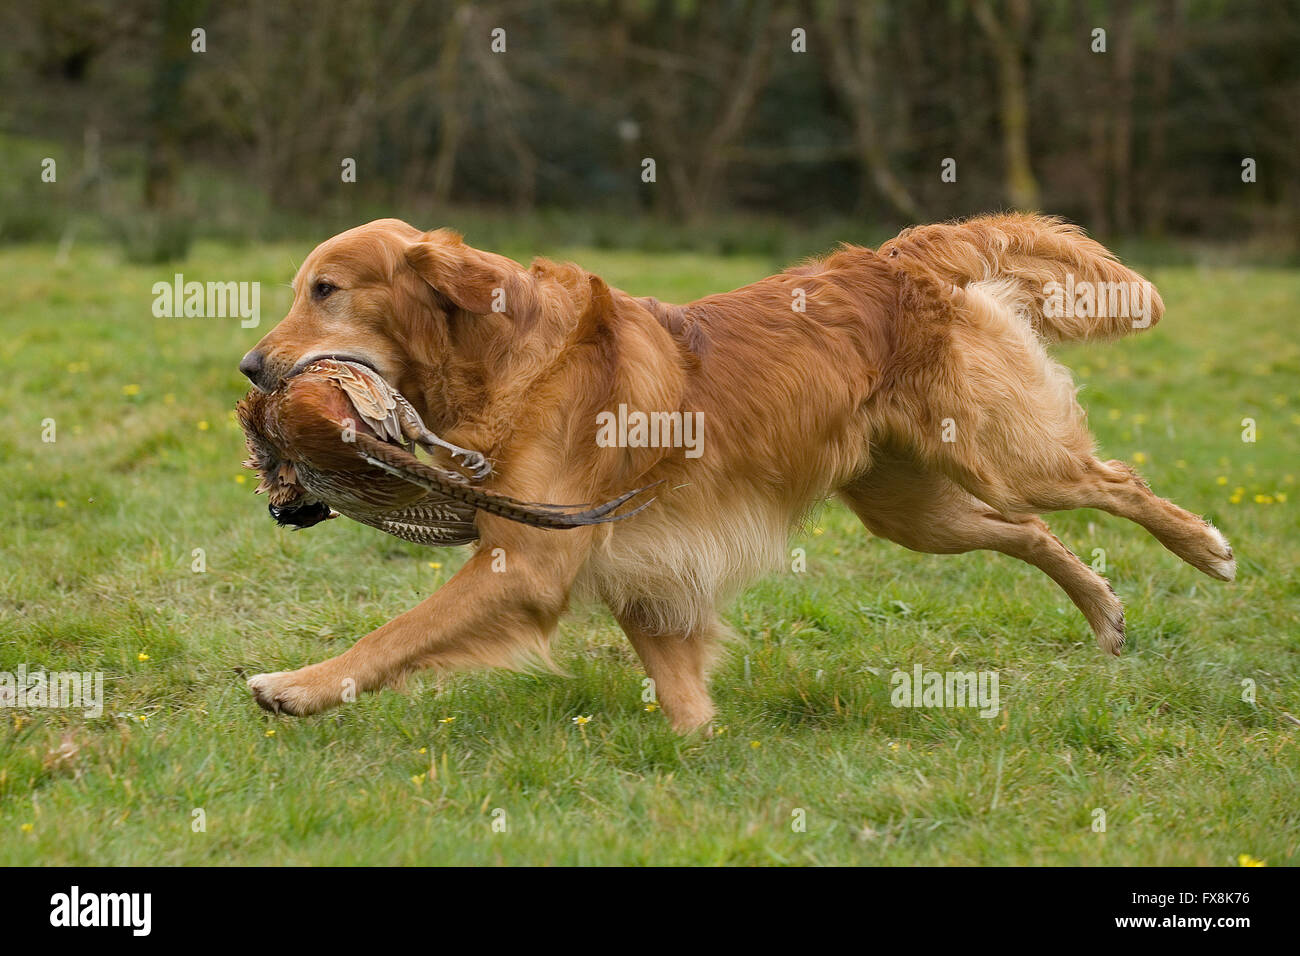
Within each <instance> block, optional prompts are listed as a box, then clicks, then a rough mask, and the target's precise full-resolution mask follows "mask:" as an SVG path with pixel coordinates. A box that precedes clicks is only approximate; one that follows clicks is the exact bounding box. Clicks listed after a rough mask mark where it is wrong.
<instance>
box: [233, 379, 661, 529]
mask: <svg viewBox="0 0 1300 956" xmlns="http://www.w3.org/2000/svg"><path fill="white" fill-rule="evenodd" d="M236 411H237V413H238V417H239V424H240V426H241V427H242V428H243V430H244V436H245V439H246V442H247V445H248V451H249V458H248V460H247V461H246V462H244V464H245V465H246V466H247V467H249V468H252V469H254V470H256V471H257V472H258V473H259V475H260V476H261V481H260V482H259V484H258V486H257V493H258V494H263V493H265V494H266V495H267V496H268V500H269V502H270V504H269V509H268V510H269V511H270V512H271V516H272V517H273V518H275V520H276V522H277V523H279V524H282V525H293V526H295V527H298V528H305V527H310V526H311V525H314V524H318V523H320V522H321V521H324V520H326V519H328V518H332V517H334V516H335V513H336V512H337V513H338V514H342V515H345V516H347V517H349V518H352V519H353V520H354V521H359V522H361V523H362V524H367V525H370V526H371V527H373V528H378V529H379V530H381V531H384V532H387V533H388V534H391V535H394V536H396V537H398V538H403V539H405V540H407V541H413V542H415V543H417V544H427V545H454V544H468V543H470V542H472V541H475V540H477V538H478V531H477V529H476V527H475V525H474V514H475V512H476V511H479V510H482V511H486V512H488V513H489V514H495V515H500V516H501V517H504V518H509V519H511V520H512V521H519V522H522V523H524V524H529V525H534V526H536V527H540V528H576V527H581V526H583V525H591V524H599V523H601V522H606V521H615V520H619V519H620V518H625V517H630V516H631V515H632V514H635V513H636V512H638V511H640V510H641V508H644V507H646V505H645V504H643V505H641V506H640V507H638V508H635V509H633V511H631V512H628V513H626V514H622V515H618V514H615V513H614V512H615V511H616V510H617V509H618V508H619V507H620V506H622V505H623V504H624V503H625V502H627V501H628V500H629V499H631V498H633V497H634V496H636V495H638V494H640V493H641V492H642V491H645V490H646V489H645V488H637V489H635V490H633V491H630V492H627V493H625V494H622V495H619V496H618V497H617V498H614V499H612V500H611V501H607V502H605V503H604V504H601V505H598V506H595V507H586V506H583V505H553V504H531V503H526V502H521V501H516V500H515V499H513V498H508V497H506V496H504V495H498V494H494V493H493V492H490V491H486V490H483V489H481V488H475V487H473V486H472V485H471V483H470V479H469V478H467V477H466V476H465V475H462V474H460V473H458V472H454V471H449V470H446V469H443V468H439V467H437V466H434V465H430V464H428V463H426V462H424V461H422V460H420V459H419V458H417V457H416V456H415V454H414V452H413V446H414V445H417V444H418V445H419V446H421V447H423V448H424V449H426V450H427V451H433V450H435V449H439V448H440V449H443V450H445V451H447V452H449V453H450V454H451V456H452V457H453V458H454V459H457V460H459V461H460V462H461V464H462V465H463V466H464V467H465V468H466V470H468V471H469V472H470V473H471V474H472V475H473V477H474V479H475V480H482V479H483V478H485V477H486V476H487V475H488V474H489V473H490V472H491V465H490V464H489V463H488V462H487V460H486V459H485V458H484V457H483V455H482V454H480V453H479V452H476V451H471V450H469V449H466V448H460V447H458V446H456V445H452V444H450V443H449V442H446V441H443V440H442V439H441V438H439V437H438V436H437V435H435V434H434V433H433V432H431V431H429V430H428V429H427V428H426V427H425V425H424V422H423V421H422V420H421V419H420V415H419V413H418V412H416V411H415V409H414V408H413V407H411V404H410V403H409V402H408V401H407V400H406V399H405V398H403V397H402V395H401V394H399V393H398V392H397V391H396V390H394V389H393V388H392V387H391V386H390V385H389V384H388V383H387V382H386V381H385V380H384V379H383V378H382V377H381V376H380V375H379V373H377V372H375V371H374V370H373V369H371V368H370V367H369V366H366V365H361V364H360V363H357V362H347V361H341V360H337V359H319V360H317V361H315V362H313V363H312V364H310V365H308V366H307V367H306V368H305V369H303V370H302V371H301V372H299V373H298V374H296V375H294V376H292V377H291V378H289V379H287V380H286V381H285V382H284V384H282V385H281V386H280V387H279V388H278V389H276V390H275V391H274V392H263V391H260V390H258V389H256V388H254V389H252V390H251V391H250V392H249V393H248V395H246V396H245V397H244V398H243V399H242V400H241V401H240V402H239V404H238V406H237V407H236ZM646 504H649V502H647V503H646Z"/></svg>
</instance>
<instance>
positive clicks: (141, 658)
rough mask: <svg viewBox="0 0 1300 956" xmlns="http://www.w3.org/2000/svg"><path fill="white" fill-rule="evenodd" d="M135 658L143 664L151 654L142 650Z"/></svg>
mask: <svg viewBox="0 0 1300 956" xmlns="http://www.w3.org/2000/svg"><path fill="white" fill-rule="evenodd" d="M135 659H136V660H137V661H139V662H140V663H141V664H143V663H144V662H145V661H147V660H148V659H149V655H148V654H146V653H145V652H144V651H141V652H140V653H139V654H137V655H135Z"/></svg>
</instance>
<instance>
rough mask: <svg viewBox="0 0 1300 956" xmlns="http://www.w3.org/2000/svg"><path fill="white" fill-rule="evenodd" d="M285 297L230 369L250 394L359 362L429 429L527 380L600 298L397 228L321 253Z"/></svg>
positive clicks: (551, 268)
mask: <svg viewBox="0 0 1300 956" xmlns="http://www.w3.org/2000/svg"><path fill="white" fill-rule="evenodd" d="M293 290H294V300H293V306H292V307H291V308H290V310H289V314H288V315H286V316H285V317H284V319H282V320H281V321H280V322H279V324H277V325H276V327H275V328H273V329H272V330H271V331H270V332H269V333H267V335H266V336H265V337H264V338H263V339H262V340H261V341H260V342H258V343H257V345H256V346H254V347H253V349H252V350H251V351H249V352H248V354H247V355H245V356H244V358H243V361H241V362H240V364H239V369H240V371H241V372H243V373H244V374H245V375H247V376H248V377H249V379H250V380H252V382H253V384H255V385H256V386H257V387H258V388H260V389H263V390H264V391H271V390H274V389H275V388H277V387H279V385H280V384H281V383H283V382H284V380H285V379H286V378H289V377H290V376H292V375H294V374H296V373H297V372H299V371H301V370H302V369H303V368H305V367H306V366H307V365H308V364H310V363H311V362H312V361H314V360H316V359H319V358H323V357H330V358H338V359H346V360H349V361H354V362H360V363H362V364H364V365H368V366H370V367H371V368H373V369H374V370H375V371H377V372H378V373H379V374H380V375H382V376H383V377H384V378H385V379H387V380H388V381H389V382H390V383H391V384H392V385H393V386H394V387H396V388H397V389H398V390H399V391H400V392H402V393H403V394H404V395H405V396H406V397H407V398H408V399H410V400H411V402H412V403H413V404H415V405H416V408H417V410H418V411H420V412H421V414H422V415H424V416H426V420H429V421H430V423H431V424H433V423H434V422H437V421H438V420H439V419H440V418H445V416H446V414H447V412H448V406H454V405H456V404H457V403H458V402H459V403H461V404H463V403H464V402H466V401H470V400H471V398H472V396H473V394H474V393H479V394H480V395H481V396H482V397H484V398H486V395H487V393H490V392H491V390H492V388H493V385H494V382H499V381H502V380H505V379H507V378H509V379H514V380H519V381H523V380H526V379H527V378H529V375H528V368H527V366H528V365H529V364H532V365H537V364H538V363H539V362H544V361H545V360H546V357H547V356H549V355H551V354H552V353H553V352H554V349H555V348H557V347H559V346H560V345H561V344H562V343H563V342H565V341H567V340H568V339H569V338H570V337H571V335H572V333H573V332H574V331H575V329H576V327H577V325H578V323H579V322H580V321H581V320H582V318H583V316H585V315H587V314H588V313H589V312H590V309H591V306H592V303H593V299H595V298H596V297H597V296H598V295H600V294H601V293H603V295H601V297H602V298H608V290H607V289H606V288H605V286H604V283H603V282H601V281H600V280H599V279H597V278H595V277H594V276H589V275H588V274H587V273H585V272H583V271H582V270H580V269H578V268H577V267H575V266H563V265H555V264H553V263H549V262H546V261H544V260H539V261H537V262H535V263H534V264H533V266H532V267H531V268H529V269H525V268H524V267H523V266H521V265H520V264H519V263H517V262H515V261H514V260H512V259H508V258H506V257H505V256H500V255H496V254H494V253H490V252H483V251H481V250H478V249H474V248H472V247H470V246H467V245H465V244H464V242H462V241H461V238H460V236H459V235H458V234H457V233H455V232H453V231H451V230H448V229H438V230H434V231H432V232H421V231H420V230H418V229H416V228H415V227H413V226H410V225H408V224H407V223H405V222H402V221H400V220H397V219H380V220H377V221H375V222H371V223H367V224H366V225H364V226H358V227H357V228H355V229H350V230H348V231H347V232H344V233H340V234H339V235H337V236H335V237H334V238H332V239H329V240H326V241H325V242H323V243H321V244H320V245H319V246H317V247H316V248H315V249H314V250H313V251H312V253H311V255H309V256H308V257H307V259H306V260H305V261H304V262H303V264H302V268H300V269H299V270H298V274H297V276H295V278H294V281H293ZM453 393H454V394H453ZM430 416H431V417H430Z"/></svg>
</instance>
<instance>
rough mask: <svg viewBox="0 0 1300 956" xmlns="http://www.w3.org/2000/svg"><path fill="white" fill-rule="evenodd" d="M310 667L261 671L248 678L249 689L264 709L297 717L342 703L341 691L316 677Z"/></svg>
mask: <svg viewBox="0 0 1300 956" xmlns="http://www.w3.org/2000/svg"><path fill="white" fill-rule="evenodd" d="M308 670H309V668H302V669H301V670H296V671H276V672H275V673H273V674H258V675H256V676H254V677H250V678H249V679H248V689H249V690H251V691H252V692H253V699H254V700H256V701H257V704H258V706H259V707H261V708H262V709H263V710H269V711H271V712H272V713H276V714H289V715H290V716H293V717H305V716H306V715H307V714H314V713H317V712H318V711H322V710H325V709H326V708H329V707H333V706H334V705H336V704H338V703H339V701H340V699H341V697H340V695H339V693H338V692H337V691H331V689H329V688H327V687H324V686H322V685H321V684H320V683H319V682H318V681H313V680H312V679H311V678H310V676H309V675H308V674H307V673H306V672H307V671H308Z"/></svg>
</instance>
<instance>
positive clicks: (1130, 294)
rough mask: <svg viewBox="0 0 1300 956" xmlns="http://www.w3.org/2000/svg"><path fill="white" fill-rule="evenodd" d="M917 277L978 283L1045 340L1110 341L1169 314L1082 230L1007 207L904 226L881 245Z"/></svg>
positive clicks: (1148, 287) (1149, 286)
mask: <svg viewBox="0 0 1300 956" xmlns="http://www.w3.org/2000/svg"><path fill="white" fill-rule="evenodd" d="M878 251H879V254H880V255H882V256H885V257H887V258H889V259H890V260H891V261H893V262H896V263H897V264H898V265H900V266H901V267H902V268H903V269H904V270H906V271H907V272H909V273H912V274H913V275H923V276H926V277H927V278H930V279H933V280H935V281H938V282H941V283H945V284H952V285H957V286H961V287H965V286H968V285H970V286H974V287H976V288H978V289H979V290H980V291H983V292H985V293H987V294H989V295H991V296H992V297H993V298H994V299H996V300H997V301H998V302H1000V303H1001V304H1003V305H1005V306H1006V307H1007V308H1009V309H1011V310H1012V311H1013V312H1015V313H1017V314H1019V315H1020V316H1021V317H1022V318H1023V319H1024V320H1025V321H1027V322H1028V323H1029V324H1030V325H1032V326H1033V328H1034V331H1035V332H1037V333H1038V335H1039V336H1040V337H1041V338H1042V339H1043V340H1044V341H1047V342H1082V341H1087V340H1090V339H1113V338H1119V337H1120V336H1121V335H1127V334H1128V333H1130V332H1133V331H1137V330H1140V329H1146V328H1150V327H1151V326H1153V325H1155V324H1156V323H1157V322H1159V321H1160V317H1161V316H1162V315H1164V311H1165V305H1164V303H1163V302H1162V301H1161V300H1160V294H1159V293H1158V292H1156V289H1155V286H1153V285H1152V284H1151V283H1150V282H1148V281H1147V280H1146V279H1144V278H1142V276H1140V275H1138V274H1137V273H1136V272H1134V271H1133V270H1132V269H1129V268H1127V267H1126V266H1123V265H1121V264H1120V263H1119V262H1118V261H1116V259H1115V257H1114V256H1113V255H1112V254H1111V252H1110V251H1109V250H1108V249H1107V248H1106V247H1105V246H1103V245H1102V244H1101V243H1099V242H1097V241H1096V240H1094V239H1089V238H1088V236H1087V235H1086V234H1085V233H1084V231H1083V230H1082V229H1080V228H1079V227H1078V226H1075V225H1073V224H1071V223H1068V222H1065V221H1064V220H1061V219H1058V218H1056V217H1054V216H1037V215H1025V214H1023V213H1006V214H1002V215H995V216H980V217H978V218H975V219H967V220H966V221H964V222H951V223H939V224H937V225H932V226H914V227H912V228H909V229H904V230H903V231H902V232H901V233H899V234H898V236H896V237H895V238H893V239H890V240H889V241H888V242H886V243H885V244H884V245H882V246H881V247H880V249H879V250H878Z"/></svg>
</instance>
